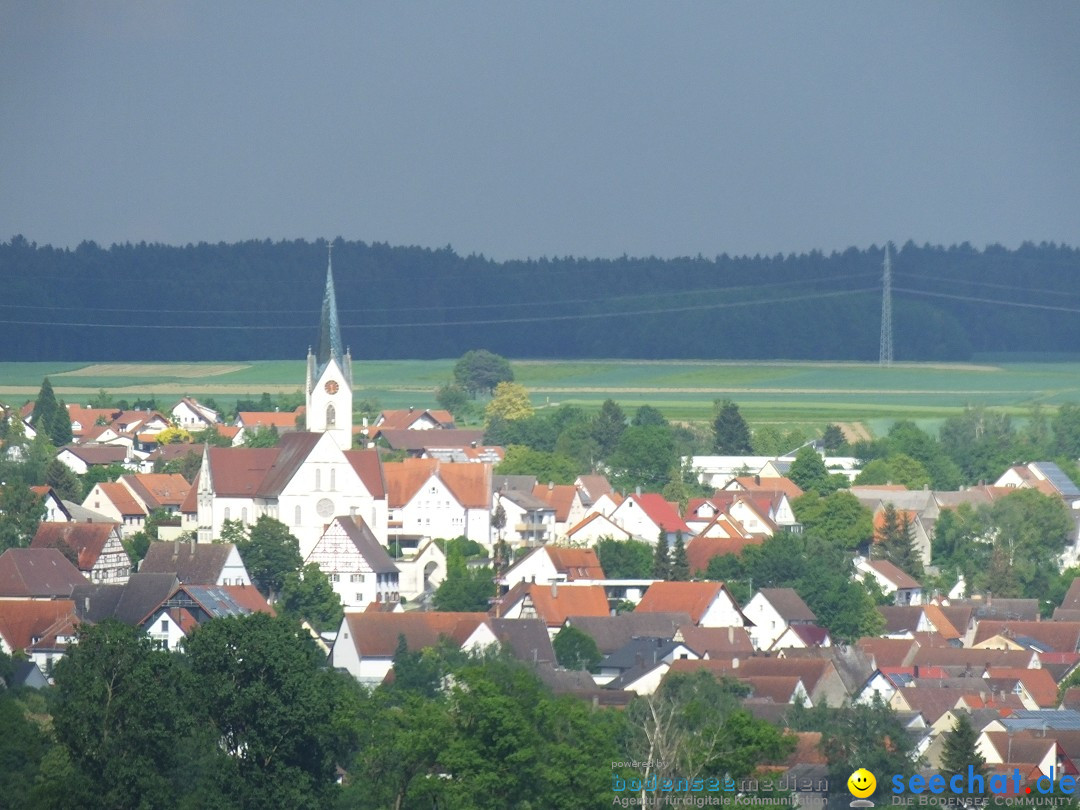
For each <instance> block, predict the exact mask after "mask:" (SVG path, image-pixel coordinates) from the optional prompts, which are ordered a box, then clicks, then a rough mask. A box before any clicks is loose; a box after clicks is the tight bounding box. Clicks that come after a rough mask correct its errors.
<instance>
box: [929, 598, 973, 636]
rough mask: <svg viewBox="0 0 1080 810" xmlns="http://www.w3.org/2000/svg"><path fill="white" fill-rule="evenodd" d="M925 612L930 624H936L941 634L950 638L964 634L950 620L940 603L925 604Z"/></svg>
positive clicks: (935, 626) (935, 627)
mask: <svg viewBox="0 0 1080 810" xmlns="http://www.w3.org/2000/svg"><path fill="white" fill-rule="evenodd" d="M923 613H924V614H925V615H926V618H927V619H928V620H929V622H930V624H932V625H934V629H936V630H937V631H938V634H939V635H942V636H944V637H945V638H950V639H954V638H962V637H963V635H964V634H963V633H961V632H960V631H959V630H958V629H957V628H956V626H955V625H953V623H952V622H951V621H949V617H948V615H947V614H946V613H945V611H944V610H942V609H941V607H939V606H938V605H934V604H929V605H923Z"/></svg>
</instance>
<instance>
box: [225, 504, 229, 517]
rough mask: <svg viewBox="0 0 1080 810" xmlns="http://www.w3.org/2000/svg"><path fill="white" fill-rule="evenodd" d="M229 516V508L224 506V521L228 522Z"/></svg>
mask: <svg viewBox="0 0 1080 810" xmlns="http://www.w3.org/2000/svg"><path fill="white" fill-rule="evenodd" d="M229 514H230V511H229V507H227V506H226V507H225V519H226V520H228V519H229Z"/></svg>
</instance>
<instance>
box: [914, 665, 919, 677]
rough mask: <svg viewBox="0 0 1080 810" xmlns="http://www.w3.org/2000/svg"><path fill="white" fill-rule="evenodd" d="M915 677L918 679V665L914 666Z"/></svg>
mask: <svg viewBox="0 0 1080 810" xmlns="http://www.w3.org/2000/svg"><path fill="white" fill-rule="evenodd" d="M915 677H916V678H918V677H919V665H918V664H916V665H915Z"/></svg>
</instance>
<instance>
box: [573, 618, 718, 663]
mask: <svg viewBox="0 0 1080 810" xmlns="http://www.w3.org/2000/svg"><path fill="white" fill-rule="evenodd" d="M689 622H690V616H689V615H687V614H686V613H637V612H634V613H617V614H615V615H614V616H612V615H606V616H567V617H566V626H567V627H576V628H577V629H578V630H580V631H581V632H583V633H585V634H586V635H588V636H589V637H590V638H592V640H593V641H595V642H596V647H597V649H598V650H599V651H600V653H601V654H602V655H610V654H611V653H613V652H615V651H616V650H618V649H619V648H620V647H623V646H624V645H626V644H628V643H629V642H630V641H631V640H632V639H635V638H664V639H674V638H675V635H676V633H678V632H679V629H680V628H683V627H686V626H687V625H689ZM687 643H691V642H687ZM691 646H693V645H692V644H691ZM694 650H695V651H696V652H697V653H698V654H699V655H704V654H705V653H704V652H702V651H701V650H699V649H697V647H694Z"/></svg>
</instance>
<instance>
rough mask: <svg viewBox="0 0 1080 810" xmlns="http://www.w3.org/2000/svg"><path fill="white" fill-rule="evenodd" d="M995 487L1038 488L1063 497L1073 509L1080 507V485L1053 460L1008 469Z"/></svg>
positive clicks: (1040, 490) (1047, 493)
mask: <svg viewBox="0 0 1080 810" xmlns="http://www.w3.org/2000/svg"><path fill="white" fill-rule="evenodd" d="M994 486H995V487H1007V488H1010V489H1037V490H1038V491H1039V492H1041V493H1043V494H1044V495H1051V496H1054V497H1057V498H1061V499H1062V500H1064V501H1065V503H1066V504H1067V505H1068V506H1069V507H1070V508H1072V509H1080V487H1077V486H1076V484H1075V483H1074V482H1073V480H1072V479H1071V478H1069V476H1068V475H1066V474H1065V471H1064V470H1062V469H1061V467H1059V466H1058V465H1057V464H1055V463H1054V462H1053V461H1032V462H1030V463H1028V464H1017V465H1014V466H1012V467H1010V468H1009V469H1007V470H1006V471H1005V472H1004V473H1003V474H1002V476H1001V477H1000V478H999V479H998V480H997V481H995V482H994Z"/></svg>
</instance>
